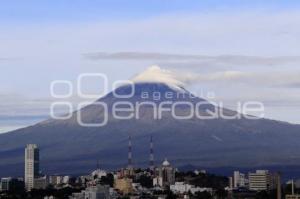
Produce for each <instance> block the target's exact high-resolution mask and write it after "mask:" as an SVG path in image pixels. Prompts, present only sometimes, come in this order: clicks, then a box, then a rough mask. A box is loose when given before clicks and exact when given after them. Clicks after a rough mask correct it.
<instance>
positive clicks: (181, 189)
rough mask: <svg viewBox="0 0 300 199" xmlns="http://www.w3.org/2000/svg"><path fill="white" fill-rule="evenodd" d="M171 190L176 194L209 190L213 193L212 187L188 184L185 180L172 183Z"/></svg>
mask: <svg viewBox="0 0 300 199" xmlns="http://www.w3.org/2000/svg"><path fill="white" fill-rule="evenodd" d="M170 190H171V191H172V192H173V193H175V194H184V193H189V192H191V193H192V194H195V193H196V192H204V191H207V192H209V193H212V191H213V190H212V188H202V187H195V186H194V185H190V184H186V183H184V182H175V184H173V185H170Z"/></svg>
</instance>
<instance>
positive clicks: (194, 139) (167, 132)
mask: <svg viewBox="0 0 300 199" xmlns="http://www.w3.org/2000/svg"><path fill="white" fill-rule="evenodd" d="M134 86H135V92H134V95H133V97H131V98H128V99H126V100H127V101H129V102H131V103H133V104H134V103H135V102H143V101H146V99H141V97H140V94H141V92H144V91H145V92H148V93H150V94H153V92H158V93H161V94H165V93H166V92H171V93H175V94H177V93H178V90H174V89H172V88H170V87H169V86H168V85H166V84H162V83H135V84H134ZM116 92H119V94H129V93H130V92H131V91H130V89H129V87H128V86H121V87H119V88H118V89H117V90H116ZM185 94H186V95H187V94H189V93H188V91H186V93H185ZM148 100H150V101H151V102H154V103H160V102H165V101H166V100H167V99H166V98H161V99H160V100H157V101H153V99H148ZM168 100H170V99H168ZM172 100H173V101H175V102H176V101H179V102H180V101H182V99H178V98H172V99H171V101H172ZM185 100H187V101H189V102H191V103H196V102H198V101H205V100H204V99H201V98H198V97H195V98H187V99H185ZM119 101H122V100H121V99H118V98H115V97H114V95H113V94H112V93H109V94H107V95H106V96H104V97H103V98H100V99H99V100H97V101H96V102H104V103H107V104H108V107H111V106H112V104H113V103H115V102H119ZM123 101H124V100H123ZM202 108H203V109H212V108H214V106H213V105H212V104H209V103H208V105H207V106H204V107H202ZM140 111H141V113H142V114H141V117H140V118H139V119H130V120H118V119H114V118H110V117H111V113H109V118H108V124H107V125H105V126H103V127H98V128H87V127H82V126H80V125H78V124H76V122H75V123H74V118H76V114H77V113H78V111H77V112H74V115H73V117H74V118H71V119H70V120H65V121H58V120H48V121H47V122H42V123H38V124H36V125H33V126H30V127H27V128H23V129H19V130H16V131H12V132H10V133H6V134H2V135H0V159H1V160H3V161H1V163H0V168H1V169H0V175H4V174H5V175H10V174H11V173H10V172H8V173H4V172H3V171H5V169H7V168H8V167H10V166H11V167H16V166H15V165H18V166H17V167H19V168H20V167H22V164H23V158H24V157H23V156H24V147H25V145H26V144H28V143H36V144H38V145H39V147H40V148H41V162H42V167H43V168H44V170H45V171H49V172H55V173H69V172H72V168H73V170H74V171H75V170H76V171H78V172H84V171H85V169H86V168H87V167H92V166H93V165H95V162H96V161H97V160H100V161H101V162H103V164H104V165H110V166H111V167H118V166H121V165H123V166H125V165H126V162H127V161H126V158H127V137H128V135H129V134H130V135H131V136H132V139H133V156H134V157H133V158H134V160H135V161H136V166H140V165H144V166H145V163H146V162H148V157H149V154H148V153H149V139H150V135H152V136H153V138H154V144H155V145H154V146H155V157H156V159H160V160H161V159H163V158H165V157H168V159H169V160H170V161H171V162H173V163H174V164H175V165H177V166H180V165H186V164H194V165H203V167H221V166H248V165H253V166H259V165H267V164H268V165H277V164H283V165H295V164H299V165H300V156H299V155H298V154H297V152H296V151H297V150H299V149H300V125H293V124H289V123H283V122H278V121H274V120H268V119H257V120H249V119H246V118H242V119H240V120H225V119H220V118H218V119H213V120H199V119H196V118H192V119H189V120H176V119H175V118H172V117H171V116H170V113H168V112H164V114H163V115H162V118H161V119H160V120H154V119H153V118H152V117H151V116H152V115H151V114H152V113H153V111H152V109H151V107H147V106H144V107H141V109H140ZM176 111H177V112H178V113H181V114H184V113H186V111H187V109H186V108H185V107H184V106H178V107H176ZM202 111H203V110H202ZM81 112H82V117H83V119H84V121H85V122H95V121H97V119H101V117H102V116H103V110H102V109H100V108H99V107H96V106H95V105H94V104H91V105H88V106H86V107H84V108H83V109H82V110H81ZM224 112H226V113H228V114H232V113H236V112H235V111H231V110H228V109H225V110H224ZM70 165H72V166H70ZM74 168H76V169H74ZM81 169H82V170H81ZM1 170H2V171H1Z"/></svg>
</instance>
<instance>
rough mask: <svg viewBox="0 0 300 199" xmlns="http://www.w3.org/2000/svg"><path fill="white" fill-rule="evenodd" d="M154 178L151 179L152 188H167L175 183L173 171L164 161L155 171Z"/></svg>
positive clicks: (166, 161)
mask: <svg viewBox="0 0 300 199" xmlns="http://www.w3.org/2000/svg"><path fill="white" fill-rule="evenodd" d="M155 176H156V177H155V178H154V179H153V185H154V186H160V187H162V188H167V187H169V186H170V185H172V184H174V183H175V169H174V168H173V167H172V166H171V164H170V163H169V162H168V160H167V159H166V160H165V161H163V163H162V165H161V166H160V167H158V168H156V170H155Z"/></svg>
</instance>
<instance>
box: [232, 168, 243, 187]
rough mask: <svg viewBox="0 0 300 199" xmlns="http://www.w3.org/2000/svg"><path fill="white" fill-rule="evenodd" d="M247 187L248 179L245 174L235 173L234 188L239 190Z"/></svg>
mask: <svg viewBox="0 0 300 199" xmlns="http://www.w3.org/2000/svg"><path fill="white" fill-rule="evenodd" d="M245 186H246V177H245V174H243V173H241V172H239V171H234V172H233V187H234V188H239V187H245Z"/></svg>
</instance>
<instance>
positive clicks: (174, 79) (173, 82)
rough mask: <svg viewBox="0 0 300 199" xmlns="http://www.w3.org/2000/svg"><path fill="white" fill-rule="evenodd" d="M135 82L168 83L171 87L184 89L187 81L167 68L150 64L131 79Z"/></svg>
mask: <svg viewBox="0 0 300 199" xmlns="http://www.w3.org/2000/svg"><path fill="white" fill-rule="evenodd" d="M131 80H132V81H133V82H134V83H159V84H166V85H168V86H169V87H171V88H173V89H176V90H182V88H183V87H184V86H185V83H184V82H183V81H181V80H180V78H179V76H178V75H177V74H176V73H174V72H172V71H170V70H166V69H162V68H160V67H159V66H157V65H153V66H150V67H149V68H147V69H146V70H145V71H144V72H142V73H140V74H138V75H136V76H135V77H133V78H132V79H131Z"/></svg>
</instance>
